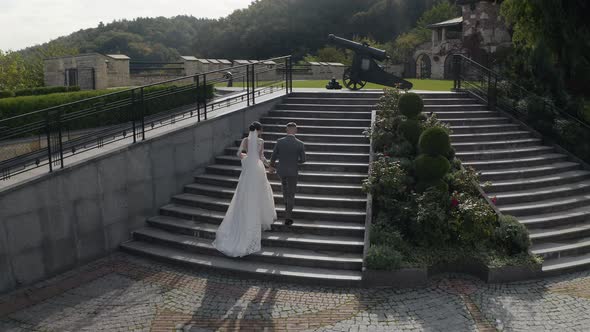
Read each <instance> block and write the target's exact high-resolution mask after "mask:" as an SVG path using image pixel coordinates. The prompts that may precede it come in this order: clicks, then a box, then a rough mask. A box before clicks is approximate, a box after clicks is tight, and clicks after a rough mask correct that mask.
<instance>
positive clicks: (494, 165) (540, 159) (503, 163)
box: [462, 153, 568, 171]
mask: <svg viewBox="0 0 590 332" xmlns="http://www.w3.org/2000/svg"><path fill="white" fill-rule="evenodd" d="M567 160H568V156H566V155H564V154H558V153H548V154H541V155H536V156H532V157H525V158H510V159H495V160H481V161H465V162H462V164H463V166H466V167H467V166H470V167H473V168H475V169H477V170H480V171H485V170H497V169H504V168H511V167H514V168H517V167H526V166H530V167H533V166H541V165H548V164H553V163H558V162H563V161H567Z"/></svg>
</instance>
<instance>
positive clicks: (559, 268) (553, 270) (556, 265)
mask: <svg viewBox="0 0 590 332" xmlns="http://www.w3.org/2000/svg"><path fill="white" fill-rule="evenodd" d="M588 268H590V254H589V253H586V254H583V255H576V256H568V257H561V258H555V259H548V260H546V261H544V262H543V274H544V275H546V276H553V275H559V274H563V273H570V272H576V271H583V270H587V269H588Z"/></svg>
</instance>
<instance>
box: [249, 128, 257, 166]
mask: <svg viewBox="0 0 590 332" xmlns="http://www.w3.org/2000/svg"><path fill="white" fill-rule="evenodd" d="M246 159H248V161H249V162H250V163H256V161H257V160H258V159H260V157H259V156H258V132H257V131H256V130H253V131H251V132H250V135H248V157H247V158H246Z"/></svg>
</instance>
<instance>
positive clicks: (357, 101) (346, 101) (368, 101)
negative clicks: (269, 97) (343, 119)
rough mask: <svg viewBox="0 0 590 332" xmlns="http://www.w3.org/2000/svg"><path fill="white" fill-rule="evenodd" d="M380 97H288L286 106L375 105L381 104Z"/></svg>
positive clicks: (285, 101)
mask: <svg viewBox="0 0 590 332" xmlns="http://www.w3.org/2000/svg"><path fill="white" fill-rule="evenodd" d="M379 98H380V96H372V97H370V98H366V97H361V98H359V97H350V98H349V97H346V96H342V97H339V98H314V97H291V96H289V97H287V98H286V99H285V100H284V103H285V104H324V105H325V104H328V105H375V104H377V102H379Z"/></svg>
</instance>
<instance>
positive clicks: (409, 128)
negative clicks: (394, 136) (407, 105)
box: [398, 119, 422, 146]
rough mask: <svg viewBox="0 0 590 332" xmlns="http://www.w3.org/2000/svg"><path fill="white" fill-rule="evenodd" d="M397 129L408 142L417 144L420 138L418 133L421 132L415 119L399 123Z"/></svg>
mask: <svg viewBox="0 0 590 332" xmlns="http://www.w3.org/2000/svg"><path fill="white" fill-rule="evenodd" d="M398 128H399V131H400V133H401V134H402V136H403V137H404V138H405V139H407V140H408V142H410V143H412V145H413V146H416V144H418V140H419V139H420V134H421V133H422V129H421V128H420V123H418V121H416V120H411V119H409V120H406V121H404V122H402V123H400V124H399V127H398Z"/></svg>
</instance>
